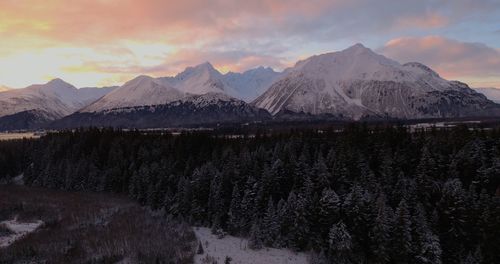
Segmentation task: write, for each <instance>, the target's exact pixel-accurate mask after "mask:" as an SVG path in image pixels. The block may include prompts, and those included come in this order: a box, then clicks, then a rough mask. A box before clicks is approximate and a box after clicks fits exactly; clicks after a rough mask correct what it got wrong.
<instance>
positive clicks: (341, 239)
mask: <svg viewBox="0 0 500 264" xmlns="http://www.w3.org/2000/svg"><path fill="white" fill-rule="evenodd" d="M328 237H329V250H330V253H329V255H330V258H331V259H332V262H333V263H338V264H348V263H352V261H351V259H352V254H353V252H352V237H351V234H350V233H349V231H348V230H347V227H346V225H345V224H344V223H343V222H342V221H340V222H338V223H337V224H335V225H333V226H332V228H331V229H330V232H329V233H328Z"/></svg>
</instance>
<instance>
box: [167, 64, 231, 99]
mask: <svg viewBox="0 0 500 264" xmlns="http://www.w3.org/2000/svg"><path fill="white" fill-rule="evenodd" d="M157 80H158V81H159V82H160V83H162V84H164V85H171V86H173V87H175V88H177V89H178V90H179V91H181V92H184V93H186V94H206V93H223V94H227V95H230V96H233V97H236V96H237V93H236V91H235V90H234V89H233V88H232V87H230V86H229V85H227V84H226V82H225V80H224V76H223V75H222V74H221V73H220V72H219V71H217V70H216V69H215V68H214V67H213V66H212V64H210V63H209V62H206V63H203V64H200V65H197V66H195V67H188V68H186V69H185V70H184V71H183V72H181V73H179V74H177V75H176V76H175V77H162V78H158V79H157Z"/></svg>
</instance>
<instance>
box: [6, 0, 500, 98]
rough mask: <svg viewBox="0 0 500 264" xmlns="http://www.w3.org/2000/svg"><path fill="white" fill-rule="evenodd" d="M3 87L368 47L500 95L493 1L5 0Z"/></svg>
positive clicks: (277, 60) (282, 62)
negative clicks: (498, 91) (495, 89)
mask: <svg viewBox="0 0 500 264" xmlns="http://www.w3.org/2000/svg"><path fill="white" fill-rule="evenodd" d="M0 41H1V44H0V84H3V85H7V86H10V87H16V88H17V87H25V86H28V85H30V84H33V83H44V82H46V81H47V80H49V79H52V78H55V77H59V78H62V79H64V80H65V81H67V82H70V83H72V84H74V85H75V86H77V87H83V86H102V85H116V84H121V83H123V82H124V81H126V80H128V79H131V78H133V77H134V76H137V75H139V74H148V75H152V76H166V75H171V74H175V73H177V72H179V71H181V70H183V69H184V68H185V67H186V66H190V65H195V64H199V63H202V62H205V61H210V62H212V64H213V65H214V66H215V67H216V68H218V69H219V70H221V71H223V72H227V71H243V70H247V69H250V68H253V67H256V66H261V65H262V66H270V67H273V68H275V69H277V70H281V69H283V68H285V67H288V66H291V65H293V63H295V62H296V61H297V60H299V59H303V58H306V57H308V56H311V55H314V54H319V53H325V52H330V51H338V50H341V49H344V48H346V47H348V46H351V45H352V44H354V43H357V42H361V43H363V44H364V45H365V46H367V47H369V48H371V49H373V50H374V51H376V52H379V53H382V54H384V55H386V56H388V57H390V58H392V59H395V60H397V61H400V62H402V63H403V62H408V61H419V62H422V63H424V64H427V65H429V66H431V67H432V68H433V69H435V70H436V71H438V72H439V73H440V74H441V75H442V76H443V77H445V78H448V79H458V80H461V81H465V82H467V83H469V84H470V85H471V86H474V87H488V86H490V87H492V86H494V87H499V88H500V1H498V0H475V1H473V0H419V1H415V0H307V1H306V0H281V1H280V0H248V1H236V0H233V1H230V0H199V1H194V0H182V1H170V0H134V1H133V0H71V1H68V0H66V1H64V0H39V1H34V0H33V1H23V0H0Z"/></svg>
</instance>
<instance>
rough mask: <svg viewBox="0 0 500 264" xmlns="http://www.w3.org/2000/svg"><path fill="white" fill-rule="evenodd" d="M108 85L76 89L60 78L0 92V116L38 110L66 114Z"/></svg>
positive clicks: (92, 98) (92, 97)
mask: <svg viewBox="0 0 500 264" xmlns="http://www.w3.org/2000/svg"><path fill="white" fill-rule="evenodd" d="M109 91H110V90H109V89H104V90H100V89H97V88H96V89H84V90H81V91H80V90H79V89H76V88H75V87H74V86H73V85H71V84H69V83H66V82H64V81H63V80H61V79H54V80H52V81H50V82H48V83H46V84H37V85H32V86H29V87H26V88H22V89H11V90H9V91H6V92H2V93H0V117H1V116H7V115H13V114H16V113H20V112H24V111H32V110H40V111H43V112H45V113H47V114H48V115H50V116H53V117H55V118H57V117H63V116H66V115H69V114H71V113H73V112H75V111H76V110H78V109H80V108H82V107H85V106H86V105H87V104H88V103H89V102H92V101H95V100H97V99H98V98H99V97H101V96H103V95H104V94H105V93H107V92H109Z"/></svg>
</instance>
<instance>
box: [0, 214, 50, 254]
mask: <svg viewBox="0 0 500 264" xmlns="http://www.w3.org/2000/svg"><path fill="white" fill-rule="evenodd" d="M42 224H43V221H41V220H38V221H35V222H30V223H22V222H18V221H17V219H13V220H7V221H3V222H0V225H1V226H3V227H5V228H7V229H9V230H10V231H12V232H13V233H12V234H10V235H6V236H0V248H3V247H8V246H10V245H11V244H12V243H14V242H15V241H17V240H19V239H22V238H23V237H25V236H26V235H28V234H29V233H32V232H34V231H35V230H36V229H37V228H39V227H40V226H41V225H42Z"/></svg>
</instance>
